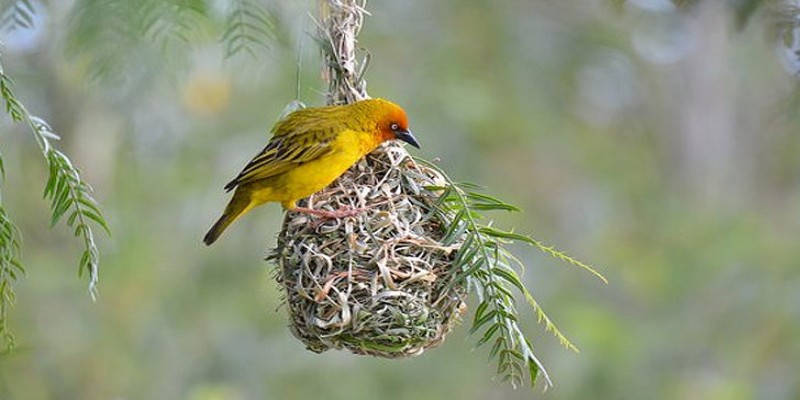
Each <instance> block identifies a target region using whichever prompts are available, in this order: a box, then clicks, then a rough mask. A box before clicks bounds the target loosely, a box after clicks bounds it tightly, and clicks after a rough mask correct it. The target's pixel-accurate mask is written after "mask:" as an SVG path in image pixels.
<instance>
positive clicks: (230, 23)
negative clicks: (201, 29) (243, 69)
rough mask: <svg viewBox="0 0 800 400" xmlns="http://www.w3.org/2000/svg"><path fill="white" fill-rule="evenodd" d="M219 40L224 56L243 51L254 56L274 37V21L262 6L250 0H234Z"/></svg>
mask: <svg viewBox="0 0 800 400" xmlns="http://www.w3.org/2000/svg"><path fill="white" fill-rule="evenodd" d="M231 6H232V7H231V10H230V12H229V14H228V19H227V23H226V24H225V25H226V28H225V33H223V35H222V38H221V41H222V43H223V45H224V47H225V56H226V57H233V56H235V55H237V54H239V53H241V52H245V53H247V54H249V55H250V56H252V57H253V58H256V54H257V51H258V50H263V49H266V48H268V47H269V43H270V42H271V41H272V39H274V31H275V22H274V20H273V18H272V15H271V14H270V13H269V11H268V10H267V9H266V8H264V6H262V5H260V4H259V3H256V2H254V1H252V0H236V1H234V2H233V3H232V5H231Z"/></svg>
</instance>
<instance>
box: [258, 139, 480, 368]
mask: <svg viewBox="0 0 800 400" xmlns="http://www.w3.org/2000/svg"><path fill="white" fill-rule="evenodd" d="M444 182H445V181H444V179H443V178H442V177H441V176H440V175H439V174H438V172H436V171H434V170H432V169H430V168H426V167H424V166H422V165H418V164H416V163H415V162H414V161H413V160H412V159H411V158H410V156H409V155H408V153H407V152H406V151H405V150H404V149H403V148H402V147H400V146H399V145H396V144H386V145H384V146H382V147H381V148H380V149H379V150H377V151H376V152H373V153H372V154H370V155H369V156H367V157H366V158H365V159H364V160H362V161H361V162H359V163H358V164H356V165H355V166H354V167H353V168H351V169H350V170H349V171H348V172H346V173H345V174H344V175H343V176H342V177H340V178H339V179H338V180H337V181H336V182H334V183H333V184H332V185H330V186H329V187H328V188H326V189H324V190H323V191H321V192H319V193H316V194H315V195H314V196H313V197H312V198H311V199H310V200H308V199H307V200H303V201H302V202H301V204H300V205H301V206H303V207H308V206H309V205H310V206H311V207H312V208H316V209H323V210H337V209H340V208H343V207H350V208H364V209H365V211H364V212H362V213H360V214H358V215H356V216H355V217H351V218H343V219H338V220H332V219H321V218H318V217H312V216H309V215H306V214H299V213H288V214H287V216H286V218H285V219H284V223H283V228H282V229H281V232H280V234H279V236H278V245H277V248H276V249H275V250H274V252H273V254H272V255H271V256H270V258H271V259H274V260H275V261H276V264H277V271H276V279H277V281H278V283H279V284H280V285H281V286H282V287H283V289H284V290H285V293H286V296H285V301H286V305H287V308H288V311H289V314H290V317H291V331H292V333H293V334H294V335H295V336H296V337H297V338H298V339H300V340H301V341H302V342H303V343H305V345H306V347H307V348H308V349H309V350H312V351H314V352H318V353H321V352H323V351H326V350H329V349H343V348H344V349H348V350H350V351H352V352H353V353H356V354H369V355H374V356H381V357H389V358H397V357H406V356H412V355H418V354H420V353H422V352H423V351H424V350H425V349H427V348H430V347H434V346H437V345H439V344H441V342H442V341H443V340H444V338H445V336H446V335H447V333H448V332H449V331H450V329H451V328H452V327H453V325H454V324H455V323H456V322H457V321H458V320H459V316H460V315H461V313H462V312H463V311H464V309H465V304H464V301H463V299H464V297H465V295H466V288H465V287H464V286H462V285H453V284H451V282H452V278H453V275H454V274H455V271H453V270H452V268H451V265H452V261H453V258H454V257H455V254H456V250H457V248H456V247H453V246H449V247H448V246H444V245H442V244H441V243H440V240H441V239H442V237H443V236H444V233H445V228H446V226H445V225H444V222H443V221H442V220H441V218H440V217H439V216H438V213H435V212H433V209H434V207H433V205H434V203H435V201H436V199H437V197H438V194H437V193H436V192H433V191H430V190H428V189H426V187H427V186H442V185H443V183H444ZM309 202H310V203H311V204H309Z"/></svg>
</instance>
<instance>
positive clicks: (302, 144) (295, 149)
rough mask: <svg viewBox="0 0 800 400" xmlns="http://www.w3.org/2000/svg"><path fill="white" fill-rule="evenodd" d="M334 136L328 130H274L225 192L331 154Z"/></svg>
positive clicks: (227, 186) (229, 183) (226, 187)
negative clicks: (264, 145) (264, 144)
mask: <svg viewBox="0 0 800 400" xmlns="http://www.w3.org/2000/svg"><path fill="white" fill-rule="evenodd" d="M334 136H335V135H334V134H333V132H332V131H329V130H299V129H298V130H294V131H291V132H288V133H287V132H285V131H283V132H282V131H276V133H275V136H273V137H272V139H270V141H269V143H267V147H265V148H264V150H261V152H260V153H258V154H257V155H256V156H255V157H254V158H253V159H252V160H250V162H249V163H247V165H246V166H245V167H244V169H243V170H242V172H240V173H239V175H238V176H236V178H234V179H233V180H232V181H230V182H228V184H227V185H225V190H226V191H230V190H233V188H235V187H236V186H239V185H242V184H246V183H250V182H253V181H257V180H261V179H266V178H271V177H273V176H276V175H280V174H282V173H284V172H286V171H288V170H290V169H292V168H294V167H297V166H299V165H302V164H305V163H307V162H309V161H313V160H315V159H317V158H319V157H322V156H324V155H326V154H329V153H330V152H331V151H332V147H331V141H332V140H333V139H334Z"/></svg>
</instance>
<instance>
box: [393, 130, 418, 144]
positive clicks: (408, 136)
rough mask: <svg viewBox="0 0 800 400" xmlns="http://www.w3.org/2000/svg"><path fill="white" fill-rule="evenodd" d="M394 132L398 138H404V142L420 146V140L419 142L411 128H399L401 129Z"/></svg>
mask: <svg viewBox="0 0 800 400" xmlns="http://www.w3.org/2000/svg"><path fill="white" fill-rule="evenodd" d="M394 134H395V137H396V138H397V140H402V141H404V142H406V143H408V144H410V145H412V146H414V147H416V148H419V142H417V138H415V137H414V135H413V134H412V133H411V131H409V130H399V131H396V132H395V133H394Z"/></svg>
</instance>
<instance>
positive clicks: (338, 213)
mask: <svg viewBox="0 0 800 400" xmlns="http://www.w3.org/2000/svg"><path fill="white" fill-rule="evenodd" d="M292 211H295V212H300V213H304V214H310V215H315V216H317V217H322V218H327V219H341V218H348V217H355V216H356V215H359V214H361V213H363V212H365V211H367V209H366V208H350V207H347V206H344V207H342V208H340V209H338V210H334V211H325V210H314V209H312V208H306V207H295V208H293V209H292Z"/></svg>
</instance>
